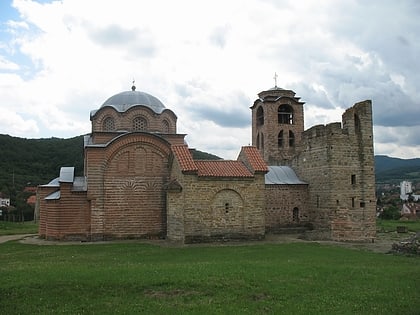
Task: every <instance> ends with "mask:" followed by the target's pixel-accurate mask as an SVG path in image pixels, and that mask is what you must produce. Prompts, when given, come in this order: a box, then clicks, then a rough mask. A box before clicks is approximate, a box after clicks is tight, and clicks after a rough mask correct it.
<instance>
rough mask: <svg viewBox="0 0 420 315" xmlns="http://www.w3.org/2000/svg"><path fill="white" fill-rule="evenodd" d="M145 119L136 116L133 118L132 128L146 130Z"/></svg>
mask: <svg viewBox="0 0 420 315" xmlns="http://www.w3.org/2000/svg"><path fill="white" fill-rule="evenodd" d="M146 129H147V120H146V119H145V118H144V117H136V118H134V120H133V130H146Z"/></svg>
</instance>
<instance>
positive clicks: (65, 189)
mask: <svg viewBox="0 0 420 315" xmlns="http://www.w3.org/2000/svg"><path fill="white" fill-rule="evenodd" d="M302 105H303V103H302V102H300V101H299V98H297V97H295V96H294V92H293V91H289V90H283V89H280V88H277V87H275V88H273V89H270V90H267V91H263V92H261V93H260V94H259V99H257V101H255V102H254V105H253V106H252V107H251V110H252V143H253V145H254V146H245V147H242V149H241V151H240V153H239V155H238V158H237V160H234V161H226V160H214V161H206V160H194V158H193V156H192V154H191V151H190V149H189V148H188V146H187V145H186V144H185V140H184V137H185V135H183V134H178V133H177V131H176V129H177V128H176V123H177V117H176V115H175V114H174V113H173V112H172V111H171V110H170V109H167V108H165V106H164V105H163V104H162V103H161V102H160V101H159V100H158V99H157V98H156V97H154V96H152V95H150V94H147V93H144V92H139V91H136V90H135V87H134V86H133V87H132V90H131V91H126V92H122V93H118V94H116V95H114V96H112V97H110V98H109V99H108V100H107V101H105V103H104V104H103V105H102V106H101V107H100V108H99V109H98V110H94V111H92V112H91V115H90V120H91V122H92V132H91V133H90V134H89V135H86V136H85V140H84V175H83V176H80V177H78V176H75V173H74V168H73V167H62V168H61V170H60V176H59V177H58V178H56V179H54V180H52V181H51V182H50V183H48V184H46V185H40V186H39V187H38V190H37V200H39V206H38V207H37V208H38V209H39V218H40V227H39V235H40V236H41V237H43V238H46V239H58V240H72V239H77V240H93V241H94V240H106V239H119V238H168V239H170V240H175V241H180V242H187V243H191V242H203V241H212V240H229V239H262V238H264V236H265V234H266V233H268V232H278V231H279V230H281V229H282V228H284V227H291V226H304V225H308V224H312V226H313V227H314V228H315V229H319V230H320V231H324V230H327V232H328V233H327V234H328V235H329V238H331V239H336V240H369V241H370V240H371V239H372V238H373V237H374V231H375V223H374V221H372V220H371V219H372V218H371V217H373V220H374V219H375V208H376V207H375V206H374V200H375V197H374V178H373V176H372V172H373V144H372V134H371V113H370V110H371V107H370V103H369V102H368V101H367V102H365V103H363V104H359V105H357V104H356V105H355V106H354V107H352V108H351V109H349V110H348V111H346V113H345V115H344V116H343V128H341V124H340V123H336V124H330V125H327V126H315V127H313V128H311V129H309V130H307V131H304V130H303V106H302ZM369 119H370V120H369ZM369 122H370V127H369ZM337 124H338V125H337ZM339 125H340V126H339ZM369 128H370V129H369ZM369 130H370V131H369ZM369 132H370V133H369ZM298 176H299V177H298ZM300 178H302V179H300ZM372 205H373V211H372ZM372 233H373V234H372Z"/></svg>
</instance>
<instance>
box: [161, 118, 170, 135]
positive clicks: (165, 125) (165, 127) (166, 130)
mask: <svg viewBox="0 0 420 315" xmlns="http://www.w3.org/2000/svg"><path fill="white" fill-rule="evenodd" d="M162 132H163V133H169V123H168V121H167V120H164V121H162Z"/></svg>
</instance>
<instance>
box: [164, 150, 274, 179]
mask: <svg viewBox="0 0 420 315" xmlns="http://www.w3.org/2000/svg"><path fill="white" fill-rule="evenodd" d="M249 151H250V153H251V158H250V159H251V160H252V163H253V164H255V165H254V166H255V168H256V169H257V170H260V169H261V170H264V171H266V169H264V168H263V166H262V165H260V163H261V162H260V161H259V160H258V159H257V158H255V160H253V159H252V153H253V151H252V149H250V150H249ZM172 152H173V154H174V156H175V158H176V160H177V161H178V163H179V166H180V168H181V171H182V172H184V173H194V174H196V175H197V176H198V177H240V178H252V177H254V174H253V172H252V171H251V170H249V169H248V168H247V166H246V165H245V163H243V162H242V161H232V160H194V159H193V156H192V154H191V152H190V149H189V148H188V146H187V145H185V144H184V145H173V146H172ZM264 167H265V164H264ZM253 171H255V169H254V170H253Z"/></svg>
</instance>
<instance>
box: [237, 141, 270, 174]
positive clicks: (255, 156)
mask: <svg viewBox="0 0 420 315" xmlns="http://www.w3.org/2000/svg"><path fill="white" fill-rule="evenodd" d="M242 152H243V153H245V155H246V157H247V160H248V163H249V164H250V166H251V167H252V168H253V170H254V172H268V167H267V164H266V163H265V162H264V160H263V158H262V156H261V154H260V152H259V151H258V149H257V148H256V147H253V146H244V147H242Z"/></svg>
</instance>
